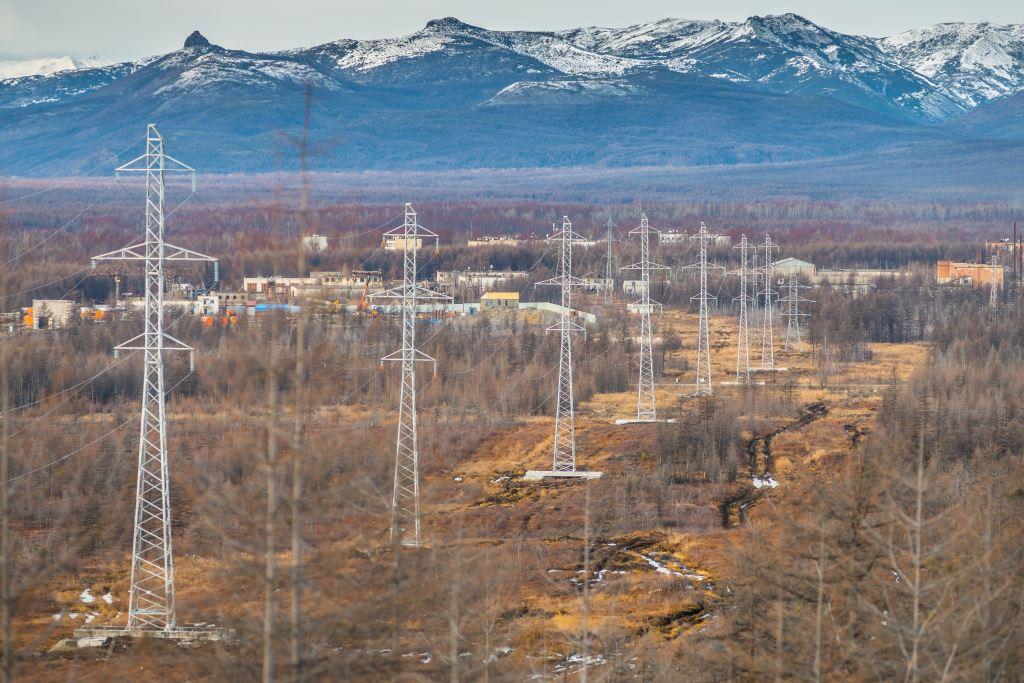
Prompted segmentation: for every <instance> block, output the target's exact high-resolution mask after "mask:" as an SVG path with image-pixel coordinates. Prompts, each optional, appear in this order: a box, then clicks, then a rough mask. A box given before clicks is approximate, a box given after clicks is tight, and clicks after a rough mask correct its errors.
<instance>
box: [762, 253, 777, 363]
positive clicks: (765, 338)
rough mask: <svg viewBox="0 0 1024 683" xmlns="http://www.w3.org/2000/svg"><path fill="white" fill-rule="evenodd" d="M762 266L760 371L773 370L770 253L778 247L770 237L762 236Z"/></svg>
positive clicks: (771, 268) (773, 342) (772, 270)
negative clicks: (762, 295)
mask: <svg viewBox="0 0 1024 683" xmlns="http://www.w3.org/2000/svg"><path fill="white" fill-rule="evenodd" d="M760 248H761V249H764V265H763V266H762V267H761V275H763V276H764V302H763V306H764V308H763V309H762V315H761V369H762V370H774V369H775V346H774V345H775V336H774V334H775V333H774V329H775V328H774V320H772V311H773V308H772V307H773V305H774V304H773V302H772V299H773V297H774V296H775V294H774V292H773V291H772V278H773V277H774V276H775V261H774V258H773V256H772V253H773V252H775V251H778V249H779V247H778V245H776V244H774V243H773V242H772V236H771V235H765V236H764V246H763V247H760Z"/></svg>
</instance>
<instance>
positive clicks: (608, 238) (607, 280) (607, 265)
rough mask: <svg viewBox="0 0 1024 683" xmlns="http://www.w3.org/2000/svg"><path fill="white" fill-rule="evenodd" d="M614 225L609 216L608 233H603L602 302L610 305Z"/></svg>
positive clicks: (612, 288) (612, 283) (613, 287)
mask: <svg viewBox="0 0 1024 683" xmlns="http://www.w3.org/2000/svg"><path fill="white" fill-rule="evenodd" d="M614 230H615V223H614V222H612V219H611V216H609V217H608V231H607V232H606V233H605V244H606V245H607V253H606V254H605V262H604V302H605V303H606V304H610V303H611V302H612V294H613V293H614V291H615V271H614V270H613V268H612V242H617V241H618V240H616V239H615V233H614V232H613V231H614Z"/></svg>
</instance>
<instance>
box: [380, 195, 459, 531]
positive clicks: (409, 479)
mask: <svg viewBox="0 0 1024 683" xmlns="http://www.w3.org/2000/svg"><path fill="white" fill-rule="evenodd" d="M384 236H385V237H389V236H390V237H393V238H394V239H395V240H396V242H398V243H399V244H401V247H402V251H403V254H404V258H403V269H402V273H403V276H402V285H401V286H400V287H395V288H393V289H389V290H387V291H385V292H380V293H379V294H372V295H371V297H372V298H378V299H398V300H399V301H400V302H401V303H400V306H401V308H402V348H401V349H399V350H398V351H395V352H393V353H390V354H388V355H386V356H384V357H383V358H381V359H380V360H381V363H385V362H399V363H401V364H402V387H401V390H400V393H399V399H398V436H397V439H396V444H395V481H394V489H393V491H392V494H391V539H392V542H396V541H397V542H400V543H401V544H402V545H403V546H405V547H408V548H418V547H420V469H419V467H420V465H419V449H418V444H417V438H416V363H423V362H426V363H433V364H434V367H435V369H436V367H437V361H436V360H435V359H433V358H431V357H430V356H428V355H427V354H425V353H423V352H422V351H420V350H419V349H417V348H416V302H417V301H446V300H449V299H451V297H450V296H448V295H446V294H438V293H437V292H433V291H431V290H429V289H427V288H425V287H421V286H420V285H418V284H417V282H416V253H417V252H418V251H419V248H420V245H421V244H422V243H423V242H424V241H425V240H426V239H433V240H434V245H435V248H437V244H438V237H437V233H435V232H433V231H431V230H428V229H427V228H424V227H423V226H422V225H420V224H419V221H418V220H417V218H416V212H415V211H414V210H413V208H412V204H406V205H405V221H404V222H403V223H402V225H400V226H398V227H397V228H393V229H392V230H389V231H388V232H386V233H384Z"/></svg>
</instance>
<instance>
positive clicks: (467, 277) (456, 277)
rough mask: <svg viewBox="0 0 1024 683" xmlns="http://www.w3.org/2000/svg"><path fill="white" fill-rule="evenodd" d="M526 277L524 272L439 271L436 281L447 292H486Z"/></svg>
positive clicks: (526, 274)
mask: <svg viewBox="0 0 1024 683" xmlns="http://www.w3.org/2000/svg"><path fill="white" fill-rule="evenodd" d="M528 276H529V274H528V273H527V272H526V271H525V270H439V271H437V275H436V279H437V285H438V287H439V288H440V289H443V290H445V291H448V292H452V291H454V290H457V289H474V290H477V291H481V292H486V291H489V290H492V289H495V288H497V287H501V286H504V285H505V284H507V283H509V282H511V281H512V280H519V279H526V278H527V277H528Z"/></svg>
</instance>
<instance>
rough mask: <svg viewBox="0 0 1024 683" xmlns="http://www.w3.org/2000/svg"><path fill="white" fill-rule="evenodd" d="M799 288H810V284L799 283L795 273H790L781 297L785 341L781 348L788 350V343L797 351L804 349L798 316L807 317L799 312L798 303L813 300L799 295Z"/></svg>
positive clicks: (806, 302) (807, 302)
mask: <svg viewBox="0 0 1024 683" xmlns="http://www.w3.org/2000/svg"><path fill="white" fill-rule="evenodd" d="M801 289H810V285H802V284H800V280H799V278H797V275H796V273H790V275H789V280H788V281H787V282H786V296H784V297H783V298H782V299H781V301H782V302H783V303H785V304H786V342H785V344H783V350H785V351H789V347H790V345H792V346H794V347H795V348H796V349H797V350H799V351H803V349H804V340H803V332H802V331H801V329H802V328H801V326H800V318H804V317H807V313H801V312H800V304H809V303H813V302H812V301H811V300H810V299H804V298H803V297H801V296H800V290H801Z"/></svg>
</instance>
